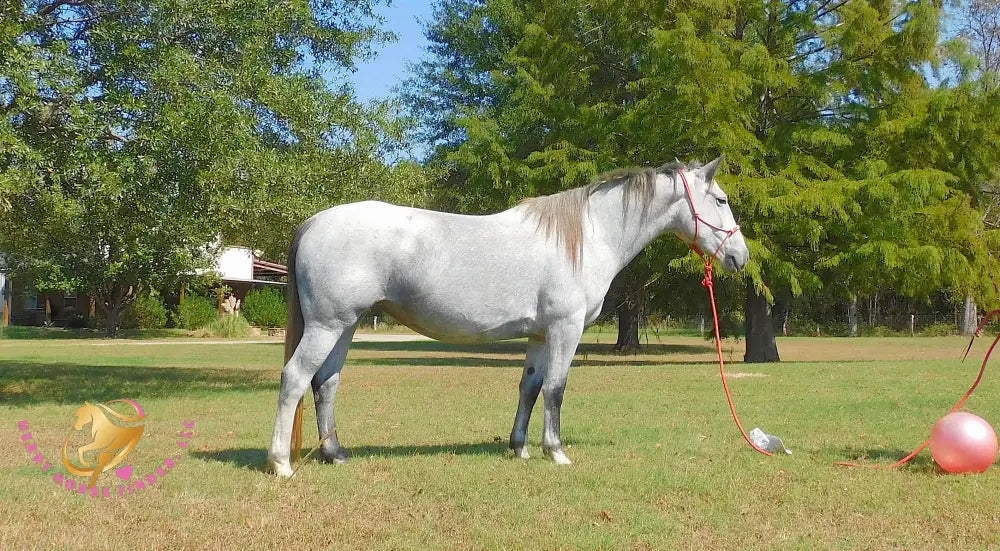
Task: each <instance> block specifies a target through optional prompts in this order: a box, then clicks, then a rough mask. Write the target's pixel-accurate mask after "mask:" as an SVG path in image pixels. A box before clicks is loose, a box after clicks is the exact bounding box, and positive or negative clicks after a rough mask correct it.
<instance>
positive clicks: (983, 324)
mask: <svg viewBox="0 0 1000 551" xmlns="http://www.w3.org/2000/svg"><path fill="white" fill-rule="evenodd" d="M998 314H1000V310H993V311H992V312H990V313H989V314H986V316H985V317H983V321H982V322H980V324H979V328H978V329H976V333H975V334H974V335H973V336H972V338H971V339H970V340H969V346H968V347H966V349H965V354H962V361H965V358H966V356H968V355H969V350H972V342H973V341H975V340H976V337H979V336H982V334H983V328H984V327H986V324H987V323H989V322H990V320H992V319H993V318H994V317H996V316H997V315H998ZM998 341H1000V334H997V336H996V338H994V339H993V344H991V345H990V348H989V350H987V351H986V356H985V357H984V358H983V364H982V365H981V366H979V374H978V375H977V376H976V380H975V382H973V383H972V386H971V387H969V390H967V391H965V394H964V395H963V396H962V399H961V400H959V401H958V403H957V404H955V407H953V408H951V411H949V412H948V413H955V412H956V411H958V409H959V408H960V407H962V405H963V404H965V402H966V400H968V399H969V396H972V392H973V391H975V390H976V387H977V386H979V382H980V381H982V380H983V373H985V372H986V363H987V362H989V361H990V354H992V353H993V349H994V348H996V346H997V342H998ZM930 443H931V441H930V439H928V440H927V441H926V442H924V443H923V444H921V445H920V447H919V448H917V449H915V450H913V451H912V452H910V454H909V455H907V456H906V457H904V458H902V459H900V460H899V461H897V462H895V463H893V464H892V465H888V466H886V468H887V469H894V468H896V467H899V466H901V465H905V464H907V463H909V462H910V461H911V460H913V458H914V457H916V456H917V455H919V454H920V452H922V451H924V448H926V447H927V446H929V445H930ZM834 464H835V465H840V466H843V467H872V468H875V469H878V468H881V467H882V465H862V464H860V463H851V462H849V461H837V462H835V463H834Z"/></svg>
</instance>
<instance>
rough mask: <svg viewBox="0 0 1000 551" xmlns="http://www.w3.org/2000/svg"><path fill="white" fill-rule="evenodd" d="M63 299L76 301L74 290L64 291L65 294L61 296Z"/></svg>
mask: <svg viewBox="0 0 1000 551" xmlns="http://www.w3.org/2000/svg"><path fill="white" fill-rule="evenodd" d="M63 298H64V299H67V300H76V289H74V290H72V291H66V294H65V295H63Z"/></svg>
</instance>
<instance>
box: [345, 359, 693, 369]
mask: <svg viewBox="0 0 1000 551" xmlns="http://www.w3.org/2000/svg"><path fill="white" fill-rule="evenodd" d="M708 362H709V360H704V361H700V362H687V361H669V360H667V361H665V360H662V359H655V360H647V359H629V358H621V359H617V358H615V359H607V360H605V359H594V358H587V357H581V356H577V357H576V358H574V359H573V366H574V367H581V366H589V367H622V366H651V365H664V364H671V365H674V364H684V363H692V364H704V363H708ZM347 365H348V366H382V367H511V368H517V369H521V368H522V367H524V358H483V357H479V356H447V357H433V356H416V357H405V358H381V357H375V358H348V360H347Z"/></svg>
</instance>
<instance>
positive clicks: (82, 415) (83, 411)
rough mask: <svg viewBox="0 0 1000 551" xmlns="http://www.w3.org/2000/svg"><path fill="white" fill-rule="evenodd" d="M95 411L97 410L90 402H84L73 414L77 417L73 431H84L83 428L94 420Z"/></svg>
mask: <svg viewBox="0 0 1000 551" xmlns="http://www.w3.org/2000/svg"><path fill="white" fill-rule="evenodd" d="M95 409H97V408H95V407H94V406H92V405H91V404H90V402H84V403H83V405H82V406H80V408H79V409H77V410H76V413H74V414H73V415H74V416H75V417H76V420H74V421H73V430H83V427H84V426H85V425H86V424H87V423H89V422H90V421H91V419H92V418H93V416H94V410H95Z"/></svg>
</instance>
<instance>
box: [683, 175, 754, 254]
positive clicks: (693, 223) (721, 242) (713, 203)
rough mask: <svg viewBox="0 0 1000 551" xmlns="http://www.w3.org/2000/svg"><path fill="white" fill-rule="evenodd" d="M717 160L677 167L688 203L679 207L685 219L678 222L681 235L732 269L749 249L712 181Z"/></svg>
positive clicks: (731, 212)
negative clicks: (699, 165)
mask: <svg viewBox="0 0 1000 551" xmlns="http://www.w3.org/2000/svg"><path fill="white" fill-rule="evenodd" d="M720 162H722V157H719V158H718V159H715V160H714V161H712V162H710V163H708V164H707V165H705V166H703V167H699V168H695V169H687V168H683V167H682V168H679V169H678V171H677V175H676V179H677V180H678V182H677V183H678V184H679V185H681V186H682V187H684V188H685V195H687V197H686V199H685V202H686V203H688V205H685V206H684V207H682V208H681V209H680V211H681V212H684V213H687V215H686V216H687V218H688V220H687V222H686V223H682V225H681V226H682V227H683V228H685V230H684V231H683V232H682V233H683V235H682V237H683V238H685V241H687V242H688V243H690V244H692V245H694V246H696V247H697V248H698V249H700V250H701V251H702V252H704V253H707V254H711V255H713V256H714V257H715V258H717V259H718V260H719V262H721V263H722V267H723V268H724V269H725V270H727V271H730V272H735V271H737V270H739V269H741V268H743V266H745V265H746V263H747V261H748V260H749V259H750V251H749V250H748V249H747V243H746V241H745V240H744V239H743V234H742V233H741V232H740V231H739V226H738V225H737V224H736V218H735V217H734V216H733V211H732V210H731V209H730V208H729V197H728V196H727V195H726V192H725V191H723V190H722V188H721V187H719V184H718V183H716V181H715V170H716V169H717V168H718V167H719V163H720ZM681 216H682V217H684V216H685V215H684V214H682V215H681Z"/></svg>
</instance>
